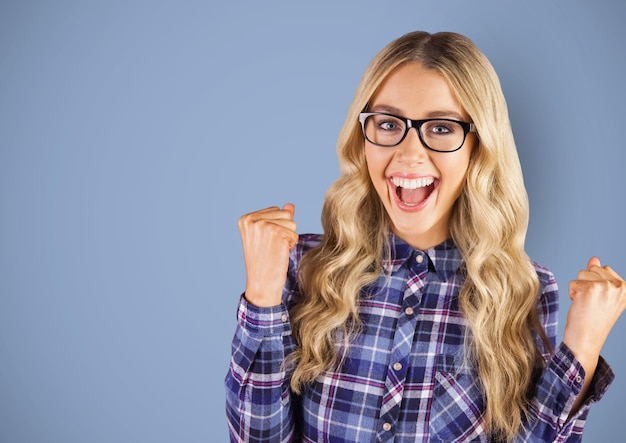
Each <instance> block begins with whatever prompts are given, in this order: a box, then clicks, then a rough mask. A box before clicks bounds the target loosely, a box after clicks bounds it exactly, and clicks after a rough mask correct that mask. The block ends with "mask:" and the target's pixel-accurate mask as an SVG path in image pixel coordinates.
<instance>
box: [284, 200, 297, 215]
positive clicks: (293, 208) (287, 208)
mask: <svg viewBox="0 0 626 443" xmlns="http://www.w3.org/2000/svg"><path fill="white" fill-rule="evenodd" d="M283 211H289V212H290V213H291V218H292V219H293V215H294V213H295V212H296V206H295V205H294V204H293V203H286V204H285V205H284V206H283Z"/></svg>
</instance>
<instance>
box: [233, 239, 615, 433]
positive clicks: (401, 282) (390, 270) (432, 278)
mask: <svg viewBox="0 0 626 443" xmlns="http://www.w3.org/2000/svg"><path fill="white" fill-rule="evenodd" d="M320 240H321V236H320V235H313V234H308V235H301V236H300V240H299V242H298V244H297V246H296V247H295V248H294V249H293V250H292V253H291V258H290V266H289V273H288V277H287V282H286V285H285V289H284V291H283V304H282V305H281V306H277V307H273V308H257V307H255V306H253V305H251V304H248V303H247V302H246V300H245V298H244V297H242V299H241V302H240V305H239V309H238V314H237V320H238V323H237V329H236V333H235V337H234V339H233V343H232V358H231V363H230V370H229V372H228V375H227V376H226V392H227V395H226V398H227V417H228V425H229V431H230V435H231V441H233V442H235V441H237V442H244V441H246V442H248V441H251V442H257V441H264V442H272V443H276V442H291V441H305V442H321V441H324V442H330V441H332V442H354V443H364V442H374V441H375V442H393V441H395V442H423V441H430V442H452V441H454V442H470V441H471V442H487V441H490V437H489V435H487V434H486V432H485V421H484V409H485V401H484V398H483V395H482V391H481V386H480V381H479V379H478V375H477V372H476V369H475V368H473V367H467V365H466V363H465V362H464V359H463V349H464V346H463V343H464V335H465V331H466V328H467V321H466V319H465V318H464V316H463V314H462V312H461V311H460V309H459V304H458V294H459V290H460V288H461V286H462V285H463V281H464V280H463V275H462V272H460V269H459V268H460V266H461V262H462V260H461V255H460V252H459V250H458V249H457V248H456V246H455V245H454V243H453V242H452V241H451V240H448V241H446V242H444V243H442V244H440V245H438V246H436V247H434V248H432V249H429V250H427V251H419V250H415V249H413V248H412V247H411V246H409V245H408V244H406V243H405V242H403V241H402V240H401V239H399V238H398V237H395V236H393V235H390V242H391V257H390V259H389V260H386V261H385V262H384V267H385V272H381V276H380V278H379V279H378V280H377V281H376V282H375V283H374V284H373V285H371V286H370V287H368V288H366V289H365V291H364V292H365V293H364V294H363V296H362V297H361V298H360V301H359V312H360V316H361V319H362V322H363V328H362V330H361V332H360V334H359V335H358V336H356V337H355V338H354V340H353V341H352V342H351V346H350V347H349V351H348V355H347V358H346V359H345V361H344V362H343V365H342V367H341V368H340V370H338V371H336V372H324V373H322V374H321V375H320V376H318V377H317V379H316V380H315V382H314V383H312V384H311V385H310V386H309V387H308V388H306V390H305V391H304V392H303V394H302V395H301V396H296V395H294V394H292V393H291V391H290V389H289V377H290V373H289V372H285V368H284V367H283V362H284V360H285V356H286V355H288V354H289V353H291V352H292V351H293V350H294V347H295V344H294V341H293V338H292V335H291V323H290V319H289V310H288V307H289V306H291V305H292V304H293V303H294V302H297V300H298V297H299V292H298V287H297V284H296V274H297V272H298V264H299V263H300V259H301V258H302V255H303V254H304V253H305V252H306V251H307V250H308V249H310V248H311V247H313V246H316V245H317V244H319V242H320ZM535 267H536V270H537V275H538V276H539V281H540V283H541V291H540V296H539V301H538V309H539V315H540V319H541V322H542V324H543V326H544V328H545V331H546V333H547V335H548V337H549V338H550V340H551V341H552V344H553V346H554V347H555V350H554V352H553V353H551V354H549V353H548V352H545V351H544V353H543V354H544V359H545V361H546V368H545V369H544V370H543V372H542V374H541V375H540V377H539V379H538V381H537V384H536V388H535V395H534V398H533V400H532V405H531V416H530V418H529V420H528V421H527V422H526V423H525V427H524V429H523V430H522V431H521V432H520V435H519V436H518V438H517V439H516V441H519V442H522V441H523V442H528V441H532V442H538V441H540V442H551V441H558V442H564V441H568V442H573V441H580V440H581V438H582V432H583V427H584V424H585V420H586V417H587V414H588V411H589V406H590V405H591V403H592V402H594V401H597V400H599V399H600V398H601V396H602V395H603V394H604V392H605V390H606V388H607V387H608V385H609V384H610V383H611V381H612V379H613V372H612V370H611V369H610V368H609V366H608V365H607V364H606V363H605V362H604V360H603V359H602V358H601V359H600V362H599V364H598V367H597V370H596V372H595V375H594V378H593V381H592V386H591V389H590V391H589V394H588V396H587V400H586V402H585V403H584V405H583V406H582V407H581V408H580V409H579V410H578V411H577V412H576V414H574V416H573V417H572V418H571V419H570V420H567V417H568V415H569V414H570V412H571V407H572V405H573V402H574V400H575V398H576V396H577V394H578V393H579V392H580V390H581V388H582V384H583V378H584V370H583V369H582V366H581V365H580V364H579V363H578V362H577V361H576V360H575V359H574V357H573V355H572V353H571V352H570V351H569V349H568V348H567V347H566V346H565V345H564V344H562V343H561V344H560V345H559V346H556V334H557V312H558V292H557V286H556V282H555V280H554V277H553V276H552V274H551V273H550V272H549V271H548V270H547V269H545V268H543V267H541V266H538V265H535ZM389 275H390V276H391V277H389Z"/></svg>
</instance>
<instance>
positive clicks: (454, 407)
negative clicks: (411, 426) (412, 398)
mask: <svg viewBox="0 0 626 443" xmlns="http://www.w3.org/2000/svg"><path fill="white" fill-rule="evenodd" d="M429 426H430V435H431V441H433V442H447V443H449V442H488V441H489V439H488V437H487V436H486V435H485V431H484V398H483V395H482V389H481V385H480V381H479V379H478V373H477V372H476V370H475V369H474V368H468V367H467V366H465V365H463V359H462V358H461V357H458V356H454V355H449V354H440V355H437V356H436V358H435V385H434V390H433V398H432V404H431V413H430V422H429Z"/></svg>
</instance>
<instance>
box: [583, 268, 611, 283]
mask: <svg viewBox="0 0 626 443" xmlns="http://www.w3.org/2000/svg"><path fill="white" fill-rule="evenodd" d="M598 271H600V272H598ZM602 271H603V270H602V268H595V269H594V270H593V271H588V270H583V271H579V272H578V278H577V280H586V281H599V280H606V279H607V278H606V276H605V275H603V274H604V272H602Z"/></svg>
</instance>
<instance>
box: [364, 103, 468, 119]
mask: <svg viewBox="0 0 626 443" xmlns="http://www.w3.org/2000/svg"><path fill="white" fill-rule="evenodd" d="M369 112H385V113H388V114H395V115H397V116H400V117H404V118H408V117H406V116H405V115H404V113H403V112H402V111H401V110H400V109H398V108H396V107H394V106H389V105H376V106H373V107H372V108H371V109H370V110H369ZM425 118H452V119H455V120H460V121H465V118H464V117H463V116H462V115H461V114H459V113H458V112H456V111H431V112H429V113H428V114H426V117H425ZM412 120H417V119H412Z"/></svg>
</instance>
